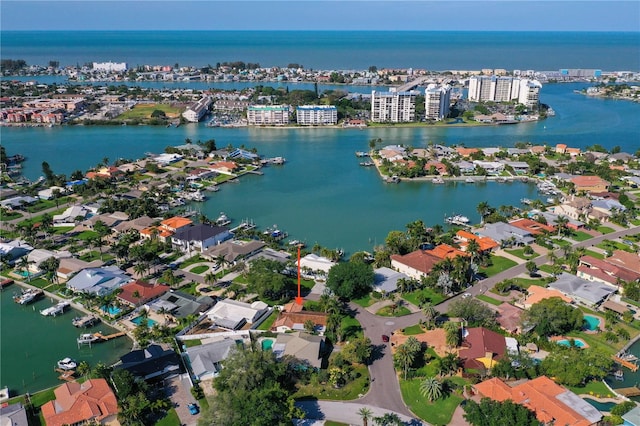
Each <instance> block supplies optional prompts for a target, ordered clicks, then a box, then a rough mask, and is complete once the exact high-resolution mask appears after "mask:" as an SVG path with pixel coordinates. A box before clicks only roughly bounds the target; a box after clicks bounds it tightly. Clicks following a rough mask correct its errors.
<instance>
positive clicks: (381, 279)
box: [373, 266, 409, 294]
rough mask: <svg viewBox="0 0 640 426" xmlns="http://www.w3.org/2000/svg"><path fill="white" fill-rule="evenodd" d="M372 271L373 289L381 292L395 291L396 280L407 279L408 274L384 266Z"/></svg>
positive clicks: (396, 287)
mask: <svg viewBox="0 0 640 426" xmlns="http://www.w3.org/2000/svg"><path fill="white" fill-rule="evenodd" d="M373 273H374V276H373V277H374V278H373V289H374V290H375V291H377V292H378V293H382V294H390V293H395V292H396V291H397V290H398V281H399V280H402V279H405V280H408V279H409V276H408V275H406V274H403V273H402V272H397V271H394V270H393V269H390V268H387V267H385V266H383V267H382V268H377V269H374V271H373Z"/></svg>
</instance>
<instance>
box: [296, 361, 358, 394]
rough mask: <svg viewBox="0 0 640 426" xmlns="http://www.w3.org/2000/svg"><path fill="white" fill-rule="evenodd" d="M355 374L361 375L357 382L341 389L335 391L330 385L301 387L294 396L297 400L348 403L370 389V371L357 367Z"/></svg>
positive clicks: (352, 382) (354, 381)
mask: <svg viewBox="0 0 640 426" xmlns="http://www.w3.org/2000/svg"><path fill="white" fill-rule="evenodd" d="M354 373H356V375H359V377H358V378H356V379H355V380H353V381H351V382H349V383H347V384H346V385H344V386H343V387H341V388H340V389H335V388H334V387H333V386H332V385H330V384H329V383H325V384H322V383H320V384H316V385H313V384H308V385H300V386H299V387H298V390H297V391H296V392H295V393H294V394H293V397H294V398H296V399H316V398H317V399H330V400H339V401H348V400H351V399H356V398H358V397H359V396H360V395H364V394H365V393H367V390H368V388H369V371H368V370H367V367H366V366H365V365H356V366H355V368H354Z"/></svg>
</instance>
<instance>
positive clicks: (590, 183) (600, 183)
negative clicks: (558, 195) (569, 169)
mask: <svg viewBox="0 0 640 426" xmlns="http://www.w3.org/2000/svg"><path fill="white" fill-rule="evenodd" d="M570 182H572V183H573V184H574V188H575V190H576V192H580V191H585V192H605V191H608V190H609V186H610V185H611V184H610V183H609V182H607V181H606V180H604V179H602V178H601V177H599V176H576V177H574V178H572V179H570Z"/></svg>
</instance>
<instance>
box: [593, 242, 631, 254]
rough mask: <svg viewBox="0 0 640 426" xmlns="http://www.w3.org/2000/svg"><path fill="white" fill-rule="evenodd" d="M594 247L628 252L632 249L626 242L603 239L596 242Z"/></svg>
mask: <svg viewBox="0 0 640 426" xmlns="http://www.w3.org/2000/svg"><path fill="white" fill-rule="evenodd" d="M596 247H598V248H601V249H602V250H606V251H610V252H613V250H623V251H628V252H630V251H631V250H632V249H631V247H629V246H628V245H626V244H622V243H619V242H617V241H609V240H607V241H603V242H601V243H600V244H596Z"/></svg>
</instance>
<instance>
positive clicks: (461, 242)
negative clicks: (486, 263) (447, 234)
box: [455, 229, 500, 253]
mask: <svg viewBox="0 0 640 426" xmlns="http://www.w3.org/2000/svg"><path fill="white" fill-rule="evenodd" d="M455 239H456V243H457V244H458V246H459V247H460V249H461V250H462V251H464V252H466V251H467V247H468V246H469V241H471V240H474V241H475V242H477V243H478V247H479V252H481V253H487V252H491V251H493V250H494V249H497V248H499V247H500V244H498V243H497V242H495V241H494V240H492V239H491V238H489V237H480V236H478V235H475V234H472V233H471V232H469V231H465V230H464V229H461V230H459V231H458V232H456V238H455Z"/></svg>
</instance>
